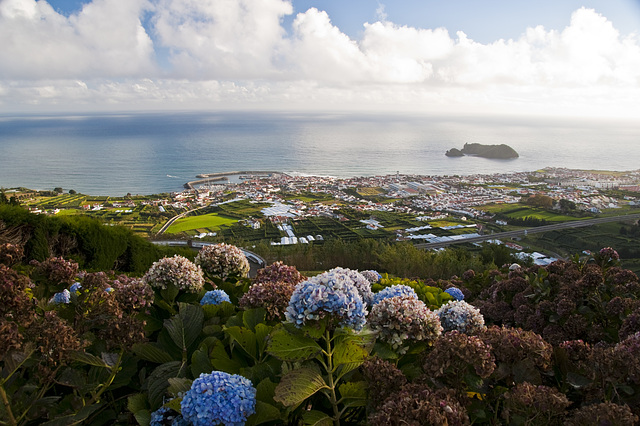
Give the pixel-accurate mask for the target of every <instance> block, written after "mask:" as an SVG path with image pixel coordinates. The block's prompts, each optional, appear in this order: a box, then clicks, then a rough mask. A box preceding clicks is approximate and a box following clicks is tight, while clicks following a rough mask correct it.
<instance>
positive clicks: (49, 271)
mask: <svg viewBox="0 0 640 426" xmlns="http://www.w3.org/2000/svg"><path fill="white" fill-rule="evenodd" d="M30 263H31V264H32V265H34V266H35V272H36V274H38V275H41V276H42V277H44V279H45V280H47V281H49V282H50V283H52V284H71V283H72V282H73V280H74V279H75V277H76V275H77V273H78V264H77V263H76V262H72V261H68V260H65V259H63V258H62V257H50V258H49V259H47V260H45V261H44V262H38V261H36V260H32V261H31V262H30Z"/></svg>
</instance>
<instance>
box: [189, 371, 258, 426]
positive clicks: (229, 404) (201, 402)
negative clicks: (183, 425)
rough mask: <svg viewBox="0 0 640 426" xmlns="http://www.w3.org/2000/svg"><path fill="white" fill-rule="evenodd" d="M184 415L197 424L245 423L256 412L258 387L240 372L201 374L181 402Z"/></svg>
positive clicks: (204, 425) (205, 425) (227, 425)
mask: <svg viewBox="0 0 640 426" xmlns="http://www.w3.org/2000/svg"><path fill="white" fill-rule="evenodd" d="M180 405H181V408H182V416H183V417H184V419H185V420H187V421H189V422H191V423H192V424H193V425H194V426H208V425H218V424H224V425H225V426H229V425H243V424H244V422H245V421H246V420H247V418H248V417H249V416H250V415H251V414H253V413H254V412H255V406H256V389H255V388H254V387H253V386H252V385H251V382H250V381H249V380H248V379H246V378H244V377H242V376H239V375H237V374H233V375H232V374H228V373H224V372H222V371H214V372H212V373H211V374H205V373H202V374H200V377H198V378H197V379H195V380H194V381H193V384H192V385H191V389H189V390H188V391H187V392H186V393H185V395H184V397H183V398H182V402H181V404H180Z"/></svg>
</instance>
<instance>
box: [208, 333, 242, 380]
mask: <svg viewBox="0 0 640 426" xmlns="http://www.w3.org/2000/svg"><path fill="white" fill-rule="evenodd" d="M209 360H210V361H211V365H213V368H215V369H216V370H220V371H224V372H226V373H231V374H237V373H238V372H239V371H240V368H241V367H242V365H241V364H240V363H239V362H238V361H236V360H234V359H231V358H229V355H228V354H227V351H226V350H225V346H224V344H223V343H222V342H221V341H219V340H218V341H217V342H216V343H215V345H214V346H213V349H212V350H211V355H210V358H209Z"/></svg>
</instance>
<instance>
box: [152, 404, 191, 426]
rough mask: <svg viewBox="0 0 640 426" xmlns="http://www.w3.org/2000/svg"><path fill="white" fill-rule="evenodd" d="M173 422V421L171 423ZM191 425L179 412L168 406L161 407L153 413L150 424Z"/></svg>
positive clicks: (164, 425)
mask: <svg viewBox="0 0 640 426" xmlns="http://www.w3.org/2000/svg"><path fill="white" fill-rule="evenodd" d="M169 422H171V423H169ZM169 424H170V425H171V426H190V423H189V422H187V421H186V420H185V419H184V418H183V417H182V416H181V415H180V414H179V413H178V412H176V411H174V410H172V409H171V408H168V407H160V408H158V409H157V410H156V411H154V412H153V413H151V421H150V422H149V426H166V425H169Z"/></svg>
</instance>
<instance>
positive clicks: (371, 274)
mask: <svg viewBox="0 0 640 426" xmlns="http://www.w3.org/2000/svg"><path fill="white" fill-rule="evenodd" d="M360 273H361V274H362V276H363V277H365V278H366V279H367V281H369V282H370V283H371V284H375V283H377V282H379V281H380V279H381V278H382V275H380V274H379V273H378V271H374V270H368V271H362V272H360Z"/></svg>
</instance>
